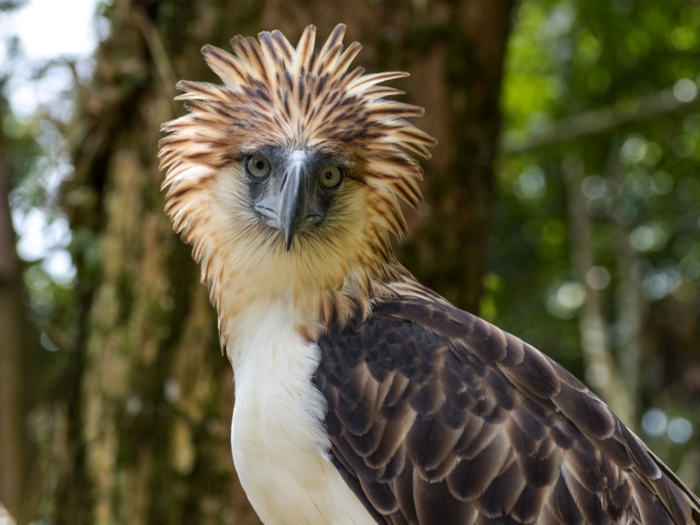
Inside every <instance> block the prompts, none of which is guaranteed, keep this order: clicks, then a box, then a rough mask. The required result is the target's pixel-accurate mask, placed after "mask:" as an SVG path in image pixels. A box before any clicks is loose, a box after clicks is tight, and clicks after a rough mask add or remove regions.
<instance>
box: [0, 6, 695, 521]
mask: <svg viewBox="0 0 700 525" xmlns="http://www.w3.org/2000/svg"><path fill="white" fill-rule="evenodd" d="M77 1H78V0H73V1H72V2H64V3H62V5H64V6H65V9H68V11H67V12H69V13H70V8H71V5H73V3H74V2H75V5H73V7H75V6H77ZM27 4H29V5H27ZM37 4H41V1H40V0H32V1H31V2H22V1H19V0H3V1H1V2H0V10H1V11H0V34H1V36H2V38H3V41H2V44H1V47H0V55H2V56H0V124H1V125H0V502H2V504H4V506H5V507H6V509H7V510H3V509H2V507H0V524H2V525H8V524H11V523H13V521H16V523H18V524H25V523H36V524H46V525H49V524H51V525H53V524H56V525H59V524H70V525H80V524H87V523H98V524H112V523H114V524H118V523H129V524H146V523H149V524H163V523H168V524H178V523H183V524H184V523H198V524H224V523H226V524H228V523H243V524H248V523H249V524H253V523H257V518H256V517H255V515H254V513H253V512H252V511H251V509H250V508H249V506H248V504H247V502H246V499H245V495H244V493H243V492H242V490H241V488H240V486H239V485H238V484H237V481H236V476H235V472H234V470H233V465H232V461H231V456H230V451H229V438H228V437H229V425H230V417H231V411H232V406H233V401H234V400H233V388H232V373H231V370H230V367H229V364H228V362H227V360H226V359H225V358H224V357H223V356H222V355H221V353H220V350H219V348H218V339H217V335H216V319H215V315H214V311H213V308H212V307H211V306H210V305H209V304H208V301H207V296H206V290H205V289H204V287H203V286H201V285H200V284H199V282H198V269H197V268H196V266H195V264H194V263H193V262H192V261H191V259H190V254H189V248H188V247H187V246H185V245H184V244H183V243H181V241H180V240H179V239H178V238H177V237H176V236H175V234H174V233H173V232H172V228H171V226H170V223H169V221H168V219H167V218H166V216H165V214H164V213H163V206H164V198H163V195H162V193H160V191H159V186H160V183H161V181H162V178H163V174H162V173H161V172H160V171H159V170H158V163H157V159H156V154H157V142H158V140H159V138H160V136H161V135H160V133H159V125H160V123H161V122H163V121H165V120H169V119H171V118H173V117H175V116H178V115H181V114H183V112H184V110H183V108H182V107H181V104H179V103H175V102H173V100H172V99H173V97H174V96H175V95H176V94H177V92H176V91H175V83H176V81H177V80H178V79H180V78H187V79H192V80H208V81H216V79H215V77H214V75H213V74H212V73H211V72H210V71H208V70H207V68H206V66H205V64H204V61H203V59H202V57H201V55H200V54H199V49H200V48H201V46H202V45H204V44H207V43H209V44H214V45H217V46H219V47H224V48H225V47H227V46H228V44H227V42H228V40H229V39H230V37H232V36H233V35H235V34H244V35H254V34H256V33H257V32H258V31H261V30H271V29H275V28H277V29H280V30H282V31H283V32H284V33H285V34H286V35H287V36H288V38H290V40H291V41H293V42H294V41H296V39H297V38H298V37H299V35H300V34H301V31H302V29H303V27H304V26H305V25H306V24H308V23H314V24H316V25H317V26H318V31H319V37H320V38H325V36H326V35H327V34H329V32H330V30H331V28H332V27H333V26H334V25H335V24H336V23H338V22H344V23H346V24H347V25H348V37H347V39H348V40H349V41H352V40H358V41H360V42H361V43H362V44H363V45H364V46H365V47H364V50H363V52H362V53H361V54H360V56H359V57H358V59H357V61H356V64H357V65H362V66H364V67H365V68H366V69H367V70H368V71H369V72H375V71H382V70H394V69H399V70H405V71H409V72H410V73H411V77H410V78H408V79H402V80H400V81H396V82H395V83H394V85H395V86H396V87H399V88H400V89H402V90H404V91H406V95H405V96H404V97H401V99H402V100H408V101H410V102H412V103H415V104H418V105H421V106H424V107H425V108H426V110H427V114H426V117H424V118H422V119H420V121H418V122H417V125H418V126H419V127H420V128H421V129H424V130H426V131H428V132H429V133H431V134H432V135H433V136H435V137H437V138H438V140H439V141H440V145H439V146H438V148H436V150H435V154H434V156H433V159H432V160H430V161H427V162H424V163H423V164H424V167H425V171H426V180H425V183H424V185H423V190H424V193H425V195H426V203H425V204H424V205H423V206H422V208H421V209H420V210H419V212H418V213H415V214H409V224H410V227H411V234H410V235H409V237H408V238H407V239H406V240H405V242H404V243H403V245H401V246H400V247H399V246H397V250H398V254H399V258H400V260H401V261H402V262H403V263H404V264H405V265H406V266H407V267H408V269H409V270H410V271H411V272H412V273H414V274H415V275H416V276H417V277H418V278H419V279H420V280H422V282H424V283H425V284H427V285H428V286H430V287H432V288H434V289H435V290H436V291H438V292H439V293H441V294H442V295H444V296H445V297H447V298H448V299H449V300H451V301H452V302H454V303H455V304H457V305H458V306H460V307H462V308H465V309H467V310H470V311H472V312H475V313H479V314H480V315H481V316H483V317H484V318H486V319H487V320H489V321H491V322H493V323H495V324H497V325H498V326H499V327H501V328H503V329H505V330H507V331H509V332H511V333H513V334H515V335H516V336H518V337H521V338H523V339H524V340H525V341H527V342H529V343H531V344H533V345H534V346H535V347H537V348H539V349H540V350H542V351H544V352H545V353H547V354H548V355H549V356H551V357H552V358H554V359H555V360H557V361H559V362H560V363H562V364H563V365H564V366H565V367H566V368H568V369H569V370H571V371H572V372H573V373H574V374H576V375H577V376H578V377H579V378H581V379H582V380H584V381H585V382H586V384H587V385H589V387H590V388H591V389H592V390H594V391H595V392H596V393H597V394H598V395H600V396H601V397H602V399H603V400H605V401H606V402H607V403H608V404H609V405H610V406H611V407H612V408H613V409H614V410H615V411H616V412H617V413H618V415H619V416H620V417H621V418H622V420H623V421H624V422H625V423H626V424H627V425H629V426H630V427H631V428H632V429H634V430H635V432H637V433H638V434H639V435H640V436H641V437H642V439H643V440H644V441H645V442H646V443H648V444H649V446H650V447H651V449H652V450H653V451H654V452H656V453H657V454H658V455H659V456H660V457H661V458H662V459H663V460H664V461H665V462H667V463H668V464H669V466H670V467H671V468H672V469H674V470H676V471H677V472H678V473H679V475H680V477H681V478H682V479H683V480H684V481H685V482H686V483H687V484H688V485H689V486H690V487H691V488H692V489H694V490H695V491H696V492H698V491H700V296H699V294H698V287H699V286H700V234H699V233H700V175H699V173H698V167H699V166H700V147H699V146H700V106H699V105H698V104H697V102H698V101H699V100H700V98H699V97H698V84H699V83H700V2H698V1H688V0H666V1H665V2H658V0H522V1H521V2H515V1H514V0H488V1H486V0H450V1H448V0H413V1H410V2H409V1H399V0H356V1H354V2H350V1H348V2H335V3H329V2H325V1H321V0H303V1H302V0H289V1H284V2H282V1H275V0H265V1H262V0H206V1H194V0H112V1H96V2H94V3H93V2H90V10H91V11H92V12H94V16H92V17H91V18H90V20H89V22H84V24H86V23H89V24H92V25H93V27H94V28H95V31H96V33H95V34H96V35H97V37H96V39H97V40H99V45H98V46H97V47H96V49H95V50H94V53H92V52H91V54H90V56H75V55H67V56H53V57H52V58H50V59H36V58H33V57H32V56H31V54H28V53H27V49H26V48H25V47H23V45H24V44H23V40H22V38H21V34H20V31H19V29H18V26H15V25H14V24H15V22H16V20H18V18H17V17H18V16H21V15H22V12H23V11H24V10H28V9H33V11H32V13H33V15H32V16H33V17H35V18H34V22H32V21H31V20H30V22H29V23H30V24H32V23H36V25H38V26H39V27H43V26H46V27H50V26H51V24H52V23H53V24H64V26H65V25H66V24H67V25H68V30H69V31H71V30H74V31H84V30H85V28H84V27H82V26H80V27H79V25H80V22H79V20H78V18H77V15H76V18H72V16H73V15H70V16H68V17H67V18H66V17H65V16H64V17H63V18H56V19H55V20H52V19H50V16H51V15H50V11H51V10H50V9H48V8H47V9H43V10H42V8H36V5H37ZM44 4H46V5H49V4H48V3H46V2H44ZM64 14H65V13H64ZM25 18H26V17H25ZM66 20H70V22H66ZM42 24H43V26H42ZM71 24H75V27H74V28H73V27H71ZM63 29H64V30H65V29H66V27H64V28H63ZM43 45H44V46H46V48H47V49H51V48H52V47H58V48H60V42H58V41H53V42H52V41H51V40H50V31H47V40H46V42H44V44H43ZM57 86H58V87H57Z"/></svg>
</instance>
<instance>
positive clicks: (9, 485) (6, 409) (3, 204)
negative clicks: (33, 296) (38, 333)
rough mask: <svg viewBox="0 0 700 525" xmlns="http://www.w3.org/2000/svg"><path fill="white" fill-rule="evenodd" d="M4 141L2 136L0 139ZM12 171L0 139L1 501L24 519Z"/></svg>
mask: <svg viewBox="0 0 700 525" xmlns="http://www.w3.org/2000/svg"><path fill="white" fill-rule="evenodd" d="M0 140H2V137H0ZM9 192H10V169H9V166H8V165H7V163H6V162H5V148H4V144H2V143H0V334H2V341H1V342H0V436H1V437H0V503H1V504H3V505H4V506H5V507H6V508H7V510H8V511H9V512H10V514H11V515H13V516H14V517H15V518H16V519H17V520H18V522H19V523H23V521H24V520H23V516H22V510H23V509H22V501H23V498H24V489H25V486H26V481H27V479H26V478H27V475H26V470H25V467H26V463H25V459H26V458H25V443H26V441H27V435H26V434H27V433H26V427H25V419H26V414H25V410H24V408H25V401H24V400H25V385H24V381H23V379H24V375H25V374H24V371H25V367H24V359H23V355H24V354H23V350H24V348H25V344H24V343H25V341H23V326H24V315H23V313H24V306H23V305H22V301H21V298H20V294H21V291H22V287H21V274H20V266H19V260H18V259H17V257H16V255H15V250H14V245H15V232H14V229H13V227H12V218H11V216H10V205H9V200H8V197H9Z"/></svg>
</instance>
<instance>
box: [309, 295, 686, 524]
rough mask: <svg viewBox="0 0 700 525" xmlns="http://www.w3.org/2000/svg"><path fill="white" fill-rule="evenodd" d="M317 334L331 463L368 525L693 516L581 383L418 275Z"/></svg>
mask: <svg viewBox="0 0 700 525" xmlns="http://www.w3.org/2000/svg"><path fill="white" fill-rule="evenodd" d="M318 343H319V347H320V349H321V362H320V365H319V368H318V370H317V372H316V374H315V376H314V381H315V384H316V385H317V387H318V388H319V390H320V391H321V392H322V393H323V395H324V396H325V398H326V400H327V402H328V413H327V417H326V421H325V424H326V427H327V431H328V434H329V436H330V440H331V443H332V450H331V452H332V456H333V461H334V463H335V465H336V467H337V468H338V469H339V471H340V473H341V474H342V476H343V477H344V479H345V480H346V482H347V483H348V485H349V486H350V488H351V489H352V490H353V491H354V493H355V494H356V495H357V497H358V498H359V499H360V500H361V501H362V502H363V503H364V505H365V507H366V508H367V510H368V511H369V512H370V514H371V515H372V516H373V517H374V518H375V519H376V520H377V522H378V523H389V524H394V525H399V524H400V525H405V524H411V525H427V524H442V525H471V524H497V523H498V524H513V525H515V524H535V523H537V524H562V525H564V524H566V525H583V524H595V525H603V524H613V523H619V524H640V525H642V524H643V525H651V524H654V525H672V524H675V525H681V524H683V525H686V524H693V523H694V524H696V525H700V501H699V500H698V498H697V497H696V496H695V495H694V494H693V493H692V492H690V490H688V489H687V488H686V487H685V486H684V485H683V483H682V482H681V481H680V480H679V479H678V478H677V477H676V476H675V475H674V474H673V473H672V472H671V471H670V470H669V469H668V468H667V467H666V466H665V465H664V464H663V463H662V462H661V461H660V460H659V459H658V458H656V457H655V456H654V455H653V454H652V453H651V452H650V451H649V450H648V449H647V448H646V446H645V445H644V444H643V443H642V442H641V441H640V440H639V439H638V438H637V437H636V436H635V435H634V434H633V433H632V432H631V431H630V430H629V429H627V427H625V425H624V424H622V422H620V420H619V419H618V418H617V417H616V416H615V414H613V413H612V412H611V411H610V409H609V408H608V407H607V406H606V405H605V404H604V403H603V402H602V401H601V400H600V399H598V398H597V397H596V396H595V395H594V394H593V393H591V392H590V391H589V390H588V389H587V388H586V387H585V386H584V385H583V384H582V383H581V382H580V381H578V380H577V379H576V378H574V377H573V376H572V375H571V374H570V373H569V372H567V371H566V370H565V369H563V368H562V367H561V366H559V365H558V364H557V363H555V362H554V361H552V360H551V359H549V358H548V357H547V356H545V355H543V354H542V353H540V352H539V351H538V350H536V349H534V348H533V347H531V346H529V345H528V344H526V343H524V342H522V341H521V340H519V339H518V338H516V337H514V336H512V335H510V334H507V333H505V332H502V331H501V330H499V329H498V328H496V327H495V326H493V325H491V324H489V323H487V322H486V321H483V320H482V319H479V318H478V317H475V316H472V315H470V314H468V313H466V312H463V311H461V310H459V309H457V308H455V307H454V306H452V305H450V304H449V303H448V302H447V301H445V300H444V299H442V298H441V297H439V296H437V295H436V294H434V293H433V292H431V291H429V290H427V289H425V288H423V287H421V286H420V285H418V284H416V283H404V284H400V285H396V284H395V285H391V294H390V295H388V297H386V298H384V299H381V300H378V301H377V304H376V305H375V308H374V310H373V313H372V315H371V316H370V318H368V319H366V320H363V321H358V322H350V323H349V324H347V325H346V326H344V327H338V328H336V329H333V328H329V329H328V330H327V331H326V333H325V334H324V335H323V336H322V337H321V339H320V340H319V342H318Z"/></svg>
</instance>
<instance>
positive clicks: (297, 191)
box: [277, 151, 308, 251]
mask: <svg viewBox="0 0 700 525" xmlns="http://www.w3.org/2000/svg"><path fill="white" fill-rule="evenodd" d="M307 173H308V159H307V158H306V155H305V154H304V152H302V151H295V152H294V153H292V154H291V155H290V157H289V162H288V163H287V173H286V176H285V179H284V182H283V184H282V188H281V189H280V193H279V201H278V204H279V205H278V208H277V209H278V213H279V215H278V217H279V223H280V224H279V229H280V230H281V231H282V233H283V234H284V242H285V246H286V248H287V251H289V248H291V246H292V241H293V240H294V235H295V234H296V233H297V232H298V231H299V230H300V229H302V227H303V224H302V221H303V220H304V218H305V215H306V179H307Z"/></svg>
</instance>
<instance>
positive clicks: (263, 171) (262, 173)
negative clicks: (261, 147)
mask: <svg viewBox="0 0 700 525" xmlns="http://www.w3.org/2000/svg"><path fill="white" fill-rule="evenodd" d="M246 167H247V170H248V174H249V175H251V176H253V177H255V178H256V179H262V178H263V177H267V176H268V174H269V173H270V161H269V160H267V159H266V158H265V157H263V156H262V155H253V156H252V157H250V159H248V164H247V165H246Z"/></svg>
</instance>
